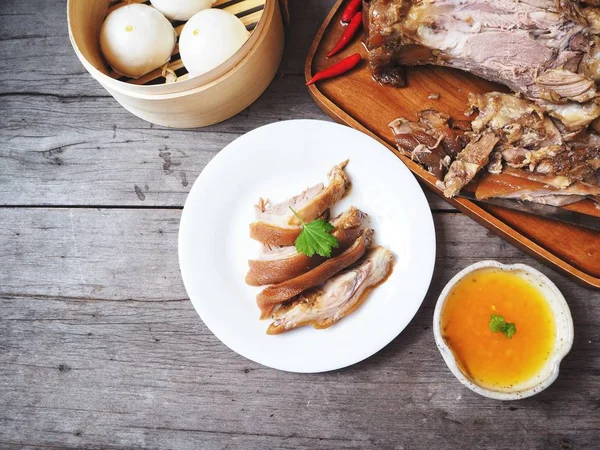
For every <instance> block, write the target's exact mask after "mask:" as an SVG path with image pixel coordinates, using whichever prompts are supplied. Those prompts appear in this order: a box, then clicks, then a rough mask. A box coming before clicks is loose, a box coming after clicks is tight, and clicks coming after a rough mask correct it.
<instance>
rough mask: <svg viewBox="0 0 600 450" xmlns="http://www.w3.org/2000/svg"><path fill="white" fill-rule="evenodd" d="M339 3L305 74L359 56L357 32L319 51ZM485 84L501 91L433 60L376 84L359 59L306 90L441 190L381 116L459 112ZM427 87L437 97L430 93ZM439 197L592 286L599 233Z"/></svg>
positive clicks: (334, 34)
mask: <svg viewBox="0 0 600 450" xmlns="http://www.w3.org/2000/svg"><path fill="white" fill-rule="evenodd" d="M345 5H346V1H345V0H338V1H337V2H336V4H335V6H334V7H333V9H332V10H331V12H330V13H329V15H328V16H327V18H326V19H325V22H324V23H323V25H322V26H321V29H320V30H319V32H318V33H317V36H316V37H315V40H314V42H313V44H312V46H311V48H310V51H309V53H308V57H307V59H306V64H305V76H306V79H307V80H308V79H310V77H311V76H312V74H314V73H315V72H316V71H319V70H322V69H324V68H326V67H329V66H331V64H333V63H334V62H337V61H338V60H340V59H342V58H344V57H346V56H348V55H351V54H353V53H357V52H360V53H361V54H362V55H363V57H364V56H365V53H366V52H365V50H364V48H363V46H362V43H361V42H362V38H363V36H359V37H357V38H356V39H355V40H354V42H353V43H352V44H351V45H350V46H349V47H348V48H347V49H346V50H344V51H343V52H342V53H341V54H339V55H336V56H335V57H333V58H331V59H328V58H327V57H326V54H327V52H328V51H329V50H331V48H333V46H334V45H335V43H336V42H337V40H338V39H339V37H340V36H341V34H342V32H343V30H344V27H342V26H341V25H340V18H341V14H342V11H343V7H344V6H345ZM492 90H496V91H504V92H506V91H507V90H506V88H505V87H502V86H499V85H497V84H494V83H490V82H488V81H485V80H483V79H481V78H477V77H475V76H473V75H471V74H468V73H466V72H461V71H457V70H453V69H447V68H441V67H414V68H409V69H408V70H407V87H404V88H393V87H390V86H383V85H380V84H378V83H377V82H375V81H374V80H373V79H372V78H371V74H370V72H369V69H368V68H367V66H366V64H365V63H364V62H363V63H361V65H360V66H359V67H358V68H357V69H355V70H354V71H352V72H350V73H348V74H345V75H344V76H341V77H339V78H336V79H332V80H326V81H322V82H319V83H317V84H316V85H312V86H310V87H309V91H310V94H311V96H312V97H313V99H314V100H315V102H316V103H317V104H318V105H319V107H320V108H321V109H323V111H325V113H327V114H328V115H329V116H331V117H332V118H333V119H335V120H336V121H338V122H341V123H343V124H346V125H349V126H351V127H353V128H356V129H357V130H360V131H362V132H364V133H366V134H368V135H370V136H372V137H373V138H375V139H377V140H378V141H379V142H381V143H382V144H384V145H386V146H387V147H388V148H389V149H390V150H391V151H392V152H394V153H395V154H396V155H397V156H398V157H399V158H400V159H401V160H402V161H403V162H404V163H405V164H406V165H407V166H408V168H409V169H410V170H411V171H412V172H413V173H414V174H415V175H416V176H417V177H418V179H419V180H420V181H421V183H422V184H424V185H425V186H427V187H428V188H429V189H431V190H432V191H434V192H435V193H436V194H438V195H440V196H441V197H443V194H442V192H441V191H440V189H438V188H437V187H436V185H435V182H436V179H435V177H434V176H432V175H431V174H429V173H428V172H427V171H426V170H425V169H423V168H422V167H421V166H420V165H418V164H417V163H415V162H413V161H411V159H410V158H407V157H406V156H404V155H402V154H401V153H400V152H398V150H397V149H396V147H395V143H394V138H393V136H392V133H391V131H390V129H389V128H388V124H389V123H390V122H391V121H392V120H394V119H395V118H397V117H399V116H404V117H407V118H408V119H411V120H416V118H417V113H418V112H419V111H422V110H424V109H428V108H432V109H436V110H439V111H441V112H445V113H447V114H449V115H450V116H452V117H454V118H457V119H460V118H462V119H464V118H465V116H464V111H465V110H466V109H467V105H468V100H467V99H468V94H469V92H476V93H483V92H488V91H492ZM431 94H439V96H440V97H439V99H438V100H434V99H430V98H429V96H430V95H431ZM446 200H447V201H448V203H450V204H451V205H453V206H455V207H456V208H458V209H459V210H460V211H462V212H463V213H465V214H467V215H468V216H469V217H471V218H472V219H474V220H476V221H477V222H479V223H480V224H481V225H483V226H485V227H486V228H488V229H489V230H490V231H492V232H494V233H496V234H498V235H500V236H502V237H503V238H504V239H506V240H507V241H509V242H510V243H512V244H513V245H515V246H517V247H518V248H520V249H522V250H524V251H525V252H527V253H529V254H531V255H532V256H534V257H536V258H537V259H539V260H541V261H543V262H545V263H547V264H549V265H550V266H552V267H554V268H555V269H558V270H560V271H561V272H563V273H565V274H566V275H567V276H569V277H570V278H572V279H574V280H576V281H578V282H580V283H581V284H584V285H587V286H591V287H595V288H600V233H597V232H594V231H591V230H586V229H583V228H579V227H576V226H572V225H568V224H564V223H560V222H556V221H553V220H548V219H544V218H541V217H536V216H532V215H530V214H526V213H521V212H517V211H511V210H507V209H503V208H500V207H493V206H485V207H481V206H479V205H477V204H475V203H473V202H471V201H469V200H465V199H460V198H459V199H446ZM599 216H600V212H599ZM598 220H600V218H599V219H598Z"/></svg>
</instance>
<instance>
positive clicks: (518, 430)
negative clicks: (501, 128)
mask: <svg viewBox="0 0 600 450" xmlns="http://www.w3.org/2000/svg"><path fill="white" fill-rule="evenodd" d="M2 217H3V225H4V226H3V227H2V234H1V238H0V251H1V253H2V255H3V261H4V263H5V266H4V267H3V270H2V273H1V274H0V285H1V286H3V292H2V293H0V307H1V308H2V311H3V314H2V321H0V336H2V340H1V341H0V342H2V353H1V354H0V364H1V368H2V369H1V374H2V376H1V377H0V405H1V407H0V411H1V412H0V424H1V425H0V446H1V445H6V444H7V443H12V444H14V445H16V446H20V445H28V446H31V447H40V448H41V447H42V446H57V447H61V448H65V447H66V448H118V449H129V448H138V446H139V447H142V448H163V449H164V448H169V449H170V448H173V449H194V448H228V445H229V446H231V448H290V449H292V448H307V449H309V448H326V447H327V448H353V449H354V448H356V449H359V448H452V447H454V448H459V446H460V444H461V443H462V444H464V443H469V444H470V445H469V446H468V447H465V448H518V447H519V445H521V444H522V445H523V447H522V448H529V449H550V448H560V445H561V442H569V443H571V445H572V448H593V445H594V442H597V439H598V437H599V433H600V430H599V429H598V425H599V424H598V408H600V378H599V377H598V375H599V374H600V351H599V347H598V342H600V329H599V327H598V326H597V324H598V323H599V321H600V306H599V304H598V301H597V300H598V298H597V297H596V296H595V295H594V292H593V291H590V290H587V289H584V288H581V287H578V286H576V285H575V284H573V283H571V282H569V281H568V280H566V279H564V278H562V277H560V276H556V275H554V274H552V272H551V271H550V270H548V269H545V268H543V267H540V266H539V265H538V264H537V263H535V262H533V261H532V260H531V259H529V258H527V257H523V255H522V254H521V252H519V251H518V250H516V249H514V248H513V247H511V246H509V245H507V244H506V243H504V242H503V241H502V240H500V239H499V238H496V237H491V236H488V234H487V233H486V232H485V231H484V230H483V229H482V228H481V227H480V226H478V225H477V224H475V223H474V222H473V221H471V220H470V219H468V218H467V217H465V216H463V215H460V214H438V215H436V219H435V225H436V228H437V229H438V231H439V233H438V258H437V265H436V274H435V279H434V283H433V287H432V289H431V290H430V291H429V294H428V296H427V298H426V300H425V303H424V305H423V307H422V308H421V310H420V311H419V313H418V315H417V317H416V318H415V319H414V320H413V321H412V323H411V324H410V326H409V327H408V328H407V330H406V331H405V332H404V333H403V334H402V335H401V336H400V337H398V338H397V339H396V340H395V341H394V342H393V343H392V344H391V345H389V346H388V347H387V348H386V349H385V350H383V351H382V352H380V353H379V354H377V355H376V356H374V357H372V358H370V359H368V360H366V361H364V362H363V363H360V364H358V365H356V366H354V367H351V368H349V369H345V370H341V371H337V372H334V373H329V374H321V375H296V374H287V373H281V372H277V371H274V370H271V369H267V368H263V367H261V366H259V365H257V364H254V363H251V362H249V361H247V360H245V359H244V358H242V357H240V356H238V355H236V354H235V353H233V352H231V351H230V350H228V349H227V348H225V347H224V346H223V345H222V344H221V343H220V342H219V341H218V340H217V339H216V338H215V337H214V336H212V334H211V333H210V332H209V331H208V330H207V329H206V327H205V326H204V325H203V324H202V323H201V322H200V321H199V320H198V317H197V315H196V313H195V311H194V310H193V307H192V305H191V304H190V302H189V301H188V300H187V299H186V294H185V291H184V288H183V286H182V283H181V281H180V278H179V276H178V273H177V254H176V251H175V250H174V249H175V248H176V242H177V227H178V221H179V217H180V211H177V210H155V211H153V212H152V220H147V219H148V211H146V210H131V209H70V208H60V209H45V208H37V209H29V208H28V209H8V210H7V209H4V210H3V214H2ZM22 230H27V231H25V232H24V231H22ZM458 236H463V237H462V238H458ZM482 258H497V259H501V260H502V261H505V262H516V261H521V262H526V263H530V264H532V265H534V266H535V267H538V268H540V269H541V270H543V271H544V272H545V273H547V274H549V275H551V276H552V278H553V279H554V280H555V281H556V282H557V284H558V286H559V287H560V288H561V289H562V291H563V292H564V293H565V295H566V296H567V298H568V299H569V301H570V304H571V308H572V312H573V316H574V320H575V324H576V327H577V333H576V341H575V346H574V348H573V351H572V352H571V354H570V355H569V356H568V357H567V359H566V360H565V362H564V365H563V369H562V373H561V376H560V378H559V380H558V381H557V382H556V384H555V385H554V386H552V387H551V388H550V389H548V390H547V391H546V392H544V393H543V394H541V395H539V396H537V397H535V398H533V399H529V400H524V401H520V402H510V403H500V402H497V401H492V400H486V399H483V398H481V397H479V396H477V395H476V394H473V393H471V392H470V391H468V390H467V389H465V388H463V387H461V386H460V384H459V383H458V382H457V381H456V380H455V379H454V377H453V376H452V375H451V374H450V372H449V371H448V370H447V369H446V367H445V365H444V363H443V361H442V358H441V356H440V355H439V353H438V351H437V349H436V347H435V344H434V342H433V335H432V331H431V320H432V314H433V307H434V304H435V300H436V298H437V296H438V295H439V291H440V290H441V287H442V285H443V283H444V282H445V280H448V279H449V278H450V277H451V276H452V275H453V274H454V273H455V272H456V270H457V269H458V268H459V267H462V266H464V265H466V264H469V263H471V262H473V261H476V260H480V259H482ZM461 430H463V431H461ZM467 430H470V431H469V432H468V434H467V435H464V434H463V433H465V432H467ZM507 436H510V437H511V438H510V439H509V440H506V437H507ZM440 442H444V443H445V444H446V445H445V446H444V447H436V445H439V443H440ZM199 443H202V446H199Z"/></svg>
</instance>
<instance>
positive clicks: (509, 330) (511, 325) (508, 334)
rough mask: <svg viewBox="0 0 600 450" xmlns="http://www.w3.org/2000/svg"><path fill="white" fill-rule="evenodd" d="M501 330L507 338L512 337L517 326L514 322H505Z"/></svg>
mask: <svg viewBox="0 0 600 450" xmlns="http://www.w3.org/2000/svg"><path fill="white" fill-rule="evenodd" d="M502 332H503V333H504V335H505V336H506V337H507V338H509V339H512V337H513V336H514V335H515V333H516V332H517V327H516V326H515V324H514V323H507V324H506V327H505V329H504V330H503V331H502Z"/></svg>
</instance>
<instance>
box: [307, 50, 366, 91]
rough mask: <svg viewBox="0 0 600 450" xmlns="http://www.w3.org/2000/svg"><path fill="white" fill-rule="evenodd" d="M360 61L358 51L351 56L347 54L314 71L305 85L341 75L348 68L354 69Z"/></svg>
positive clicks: (360, 57)
mask: <svg viewBox="0 0 600 450" xmlns="http://www.w3.org/2000/svg"><path fill="white" fill-rule="evenodd" d="M361 61H362V56H360V53H355V54H354V55H352V56H348V57H347V58H344V59H342V60H341V61H340V62H337V63H335V64H334V65H333V66H331V67H328V68H327V69H324V70H321V71H320V72H317V73H315V75H314V76H313V77H312V78H311V79H310V81H309V82H308V83H306V85H307V86H310V85H311V84H314V83H316V82H317V81H320V80H324V79H326V78H333V77H337V76H339V75H342V74H344V73H346V72H348V71H349V70H352V69H354V68H355V67H356V66H357V64H358V63H359V62H361Z"/></svg>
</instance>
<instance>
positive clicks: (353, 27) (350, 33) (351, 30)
mask: <svg viewBox="0 0 600 450" xmlns="http://www.w3.org/2000/svg"><path fill="white" fill-rule="evenodd" d="M361 26H362V12H360V11H359V12H357V13H356V14H354V17H353V18H352V20H351V21H350V23H349V24H348V26H347V27H346V29H345V30H344V34H342V37H341V38H340V40H339V41H338V43H337V44H335V47H333V50H331V51H330V52H329V53H328V54H327V57H328V58H329V57H331V56H333V55H335V54H336V53H339V52H340V51H341V50H343V49H344V48H346V46H347V45H348V44H349V43H350V41H351V40H352V38H353V37H354V35H355V34H356V32H357V31H358V30H359V29H360V27H361Z"/></svg>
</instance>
